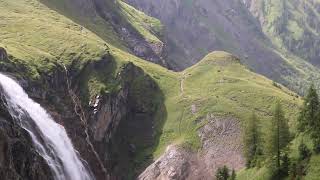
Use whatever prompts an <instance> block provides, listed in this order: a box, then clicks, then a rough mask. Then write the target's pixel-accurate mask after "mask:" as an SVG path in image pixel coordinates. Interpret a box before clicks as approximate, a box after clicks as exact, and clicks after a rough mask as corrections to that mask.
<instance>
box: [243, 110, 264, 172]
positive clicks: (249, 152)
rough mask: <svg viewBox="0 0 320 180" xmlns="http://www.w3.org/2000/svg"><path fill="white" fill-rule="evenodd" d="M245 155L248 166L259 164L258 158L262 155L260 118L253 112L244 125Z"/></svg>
mask: <svg viewBox="0 0 320 180" xmlns="http://www.w3.org/2000/svg"><path fill="white" fill-rule="evenodd" d="M243 139H244V155H245V158H246V166H247V167H248V168H250V167H254V166H255V165H257V164H258V158H259V156H261V155H262V136H261V131H260V127H259V120H258V119H257V116H256V115H255V114H254V113H253V114H252V116H251V117H250V118H249V121H248V122H247V123H246V126H245V127H244V135H243Z"/></svg>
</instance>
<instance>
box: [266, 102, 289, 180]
mask: <svg viewBox="0 0 320 180" xmlns="http://www.w3.org/2000/svg"><path fill="white" fill-rule="evenodd" d="M269 130H270V132H269V133H268V137H267V143H268V144H267V145H268V147H267V149H268V155H269V157H270V158H271V159H272V160H273V161H272V162H271V164H272V165H273V166H274V167H273V168H275V169H274V170H275V172H274V173H275V175H276V176H278V175H279V170H280V168H281V166H280V165H281V164H280V160H281V151H282V150H283V149H284V148H285V147H286V146H287V145H288V143H289V141H290V133H289V126H288V121H287V120H286V118H285V115H284V112H283V110H282V107H281V105H280V103H279V102H278V103H277V104H276V106H275V109H274V114H273V118H272V121H271V126H270V128H269Z"/></svg>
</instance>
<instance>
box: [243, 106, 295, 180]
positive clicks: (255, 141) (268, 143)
mask: <svg viewBox="0 0 320 180" xmlns="http://www.w3.org/2000/svg"><path fill="white" fill-rule="evenodd" d="M244 133H245V135H244V145H245V148H244V150H245V151H244V155H245V157H246V166H247V167H248V168H251V167H256V166H258V167H259V166H260V161H261V160H262V159H265V158H267V159H268V160H269V161H268V162H269V167H270V170H271V173H272V174H273V178H275V179H277V178H278V177H279V176H282V175H284V174H285V173H287V172H288V168H289V164H288V162H289V161H288V155H287V153H286V147H287V145H288V143H289V142H290V133H289V126H288V120H287V119H286V118H285V115H284V112H283V110H282V107H281V105H280V103H277V104H276V105H275V108H274V112H273V118H272V121H271V123H270V125H269V127H268V132H267V133H266V134H265V137H264V138H262V133H261V130H260V126H259V120H258V118H257V116H256V115H255V114H253V115H252V116H251V118H249V120H248V122H247V123H246V126H245V132H244ZM263 139H265V141H264V142H263Z"/></svg>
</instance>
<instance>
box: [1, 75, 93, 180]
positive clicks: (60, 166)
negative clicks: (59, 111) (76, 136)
mask: <svg viewBox="0 0 320 180" xmlns="http://www.w3.org/2000/svg"><path fill="white" fill-rule="evenodd" d="M0 86H1V87H2V89H3V93H4V96H5V99H6V103H7V107H8V110H9V113H10V114H11V116H12V117H13V118H14V119H15V120H17V121H19V123H20V124H21V127H22V128H24V129H25V130H26V131H27V132H28V133H29V134H30V136H31V138H32V140H33V143H34V146H35V148H36V150H37V152H38V153H39V154H40V155H41V156H42V157H43V158H44V159H45V160H46V162H47V163H48V165H49V167H50V168H51V170H52V173H53V175H54V178H55V179H56V180H93V179H94V178H93V176H92V173H91V171H90V170H89V169H87V168H86V167H85V166H84V165H83V163H82V161H81V160H80V159H79V157H78V154H77V152H76V151H75V149H74V147H73V145H72V142H71V140H70V139H69V137H68V135H67V133H66V131H65V129H64V127H62V126H61V125H59V124H57V123H56V122H55V121H54V120H53V119H52V117H51V116H50V115H49V114H48V113H47V112H46V111H45V110H44V109H43V108H42V107H41V106H40V105H39V104H38V103H36V102H34V101H33V100H32V99H30V98H29V97H28V95H27V94H26V93H25V91H24V90H23V89H22V87H21V86H20V85H19V84H18V83H16V82H15V81H14V80H13V79H11V78H9V77H7V76H6V75H3V74H1V73H0Z"/></svg>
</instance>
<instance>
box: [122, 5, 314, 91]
mask: <svg viewBox="0 0 320 180" xmlns="http://www.w3.org/2000/svg"><path fill="white" fill-rule="evenodd" d="M127 2H129V3H130V4H132V5H133V6H135V7H136V8H138V9H140V10H142V11H144V12H146V13H147V14H149V15H152V16H154V17H157V18H159V19H160V20H161V21H162V23H164V24H165V25H166V27H167V28H166V33H165V34H166V35H167V39H168V40H167V42H168V44H167V45H168V49H169V53H168V54H169V56H168V59H169V61H168V63H169V65H171V67H173V68H174V69H178V70H181V69H184V68H186V67H189V66H190V65H192V64H194V63H195V62H197V61H198V59H200V58H201V57H203V56H204V55H206V54H207V53H208V52H211V51H213V50H224V51H228V52H231V53H233V54H235V55H237V56H239V57H241V59H242V62H243V63H244V64H246V65H247V66H249V67H250V68H251V69H253V70H254V71H255V72H258V73H260V74H263V75H265V76H267V77H269V78H271V79H273V80H275V81H278V82H280V83H282V84H284V85H286V86H287V87H289V88H290V89H293V90H295V91H297V92H300V93H303V84H304V83H305V82H311V81H315V80H316V79H318V78H319V72H320V71H319V69H318V68H317V67H314V66H313V65H312V64H311V63H313V64H316V61H317V60H316V59H317V58H318V57H319V52H318V48H317V47H318V45H317V44H318V43H319V36H318V35H317V25H316V24H317V22H318V21H319V17H318V14H319V13H318V12H317V5H318V2H317V1H303V0H301V1H300V0H297V1H287V0H286V1H280V0H245V1H241V0H231V1H219V0H214V1H211V0H199V1H193V0H190V1H182V0H163V1H148V0H139V1H137V0H127ZM304 19H306V21H304ZM310 62H311V63H310Z"/></svg>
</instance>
